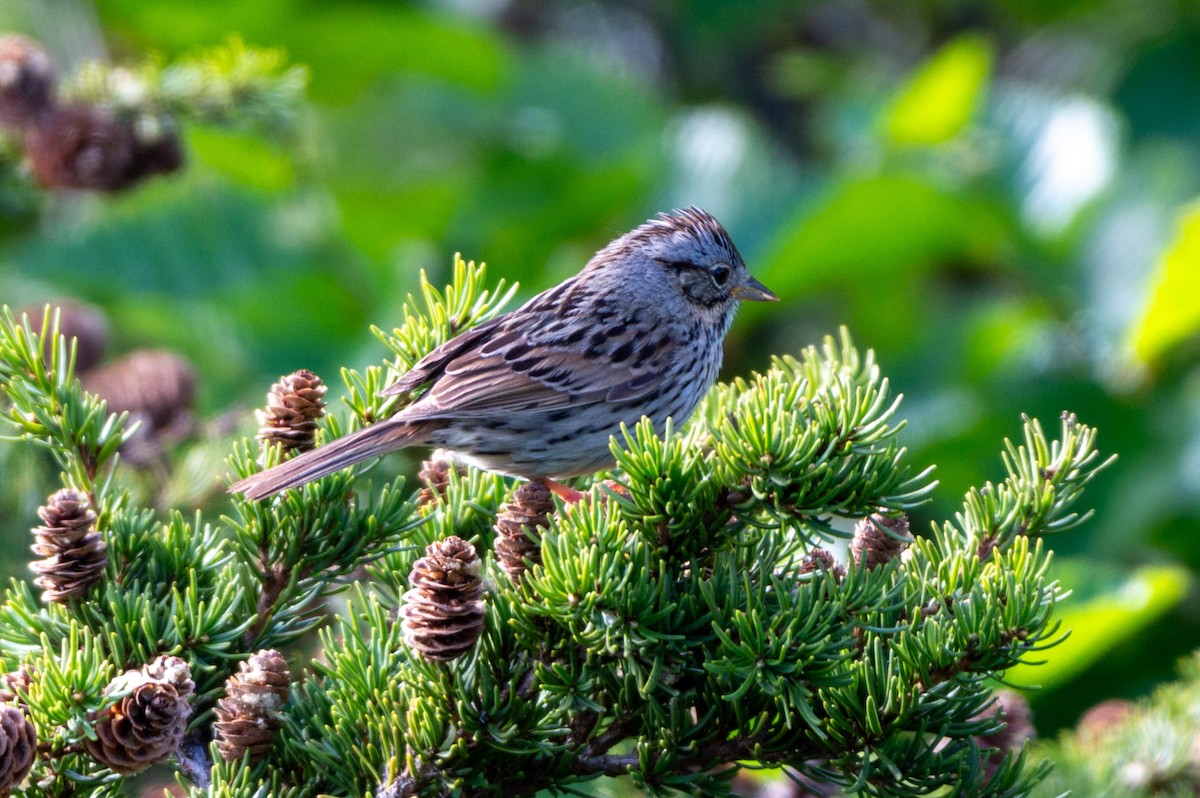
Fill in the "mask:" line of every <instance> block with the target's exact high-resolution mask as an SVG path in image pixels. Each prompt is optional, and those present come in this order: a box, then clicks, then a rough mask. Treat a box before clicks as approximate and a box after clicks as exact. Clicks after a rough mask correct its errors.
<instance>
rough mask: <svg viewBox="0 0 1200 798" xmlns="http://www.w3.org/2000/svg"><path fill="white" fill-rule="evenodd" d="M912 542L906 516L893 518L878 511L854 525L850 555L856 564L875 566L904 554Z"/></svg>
mask: <svg viewBox="0 0 1200 798" xmlns="http://www.w3.org/2000/svg"><path fill="white" fill-rule="evenodd" d="M911 541H912V537H911V536H910V535H909V533H908V518H907V517H906V516H904V515H900V516H896V517H894V518H891V517H888V516H884V515H880V514H879V513H874V514H873V515H870V516H867V517H866V518H864V519H863V520H861V521H859V522H858V525H857V526H855V527H854V539H853V540H851V541H850V556H851V557H852V558H853V559H854V564H855V565H858V566H865V567H867V568H871V569H874V568H878V567H880V566H881V565H883V564H884V563H886V562H888V561H889V560H891V559H893V558H895V557H898V556H900V554H901V552H903V551H904V550H905V549H907V548H908V544H909V543H910V542H911Z"/></svg>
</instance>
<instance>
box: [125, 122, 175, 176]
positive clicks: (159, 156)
mask: <svg viewBox="0 0 1200 798" xmlns="http://www.w3.org/2000/svg"><path fill="white" fill-rule="evenodd" d="M182 166H183V146H182V145H181V144H180V143H179V133H178V132H176V131H175V130H174V129H173V128H170V129H165V130H164V129H161V128H159V129H157V130H155V131H153V133H151V134H150V135H141V134H140V133H139V131H138V129H137V128H135V130H134V137H133V158H132V160H131V161H130V163H129V171H128V172H126V173H125V179H126V180H128V181H129V184H130V185H132V184H133V183H137V182H138V181H140V180H144V179H146V178H147V177H150V176H152V175H165V174H170V173H171V172H177V171H179V168H180V167H182Z"/></svg>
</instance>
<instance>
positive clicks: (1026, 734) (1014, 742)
mask: <svg viewBox="0 0 1200 798" xmlns="http://www.w3.org/2000/svg"><path fill="white" fill-rule="evenodd" d="M983 714H984V715H985V716H995V715H999V716H1000V719H1001V720H1003V721H1004V723H1005V726H1004V728H1003V729H1001V730H1000V731H998V732H996V733H995V734H989V735H981V736H978V737H976V738H975V742H977V743H978V744H979V747H980V748H992V749H995V750H993V751H992V752H991V753H989V754H988V755H987V758H986V759H985V760H984V764H983V767H984V770H986V771H987V773H988V774H989V775H990V774H992V773H995V772H996V768H998V767H999V766H1000V763H1001V762H1002V761H1003V760H1004V755H1005V754H1007V753H1008V752H1009V751H1012V752H1014V754H1015V752H1016V751H1019V750H1020V749H1021V747H1022V746H1024V745H1025V743H1026V742H1027V741H1029V740H1032V739H1033V738H1034V737H1035V736H1037V730H1036V729H1034V727H1033V713H1031V712H1030V711H1029V702H1028V701H1026V700H1025V697H1024V696H1023V695H1021V694H1020V693H1017V692H1014V691H1012V690H999V691H997V693H996V706H993V707H990V708H989V709H987V710H985V711H984V713H983Z"/></svg>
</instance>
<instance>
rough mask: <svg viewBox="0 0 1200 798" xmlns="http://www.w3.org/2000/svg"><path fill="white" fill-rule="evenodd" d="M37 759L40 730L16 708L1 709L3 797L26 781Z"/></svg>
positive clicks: (0, 789) (0, 792)
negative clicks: (38, 731)
mask: <svg viewBox="0 0 1200 798" xmlns="http://www.w3.org/2000/svg"><path fill="white" fill-rule="evenodd" d="M36 756H37V730H36V729H34V728H33V724H32V723H30V722H29V718H27V717H25V713H24V712H22V711H21V710H19V709H17V708H16V707H11V706H0V795H8V791H9V790H11V789H13V788H14V787H16V786H17V785H19V784H20V783H21V782H22V781H24V779H25V777H26V776H28V775H29V771H30V770H31V769H32V768H33V760H34V757H36Z"/></svg>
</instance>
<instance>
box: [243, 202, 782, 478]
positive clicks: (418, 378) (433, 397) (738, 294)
mask: <svg viewBox="0 0 1200 798" xmlns="http://www.w3.org/2000/svg"><path fill="white" fill-rule="evenodd" d="M744 300H748V301H758V302H765V301H776V300H778V297H777V296H776V295H775V294H774V293H772V292H771V291H770V290H769V289H768V288H767V287H766V286H765V285H763V284H762V283H760V282H759V281H758V280H756V279H754V277H752V276H751V275H750V272H749V271H748V270H747V268H746V264H745V262H744V261H743V260H742V256H741V255H740V254H739V253H738V250H737V247H736V246H734V243H733V240H732V239H731V238H730V237H729V234H728V233H727V232H726V231H725V229H724V228H723V227H722V226H721V224H720V223H719V222H718V221H717V220H716V219H715V218H713V216H712V215H711V214H709V213H707V212H706V211H703V210H701V209H699V208H697V207H695V206H689V207H687V208H684V209H682V210H674V211H671V212H670V213H660V214H658V215H657V216H656V217H655V218H653V219H650V220H649V221H647V222H645V223H644V224H642V225H640V226H638V227H636V228H635V229H633V230H631V231H630V232H628V233H626V234H624V235H622V236H620V237H618V238H616V239H614V240H613V241H612V242H610V243H609V244H608V245H607V246H605V247H604V248H603V249H601V250H600V251H599V252H597V253H596V254H595V255H594V256H593V257H592V258H591V260H589V261H588V263H587V264H586V265H585V266H584V268H583V269H582V270H581V271H580V272H579V273H578V274H576V275H574V276H573V277H570V278H568V279H566V280H564V281H563V282H561V283H559V284H558V285H556V286H554V287H552V288H549V289H547V290H546V291H543V292H542V293H540V294H538V295H537V296H535V297H533V298H532V299H530V300H529V301H528V302H526V303H525V304H524V305H522V306H521V307H519V308H516V309H515V310H512V311H509V312H508V313H505V314H503V315H500V316H497V317H496V318H494V319H492V320H490V321H488V322H485V323H483V324H480V325H478V326H476V327H473V328H471V329H469V330H466V331H464V332H462V333H460V334H459V335H457V336H455V337H454V338H451V339H450V340H448V341H446V342H445V343H444V344H442V345H441V346H438V347H437V348H436V349H434V350H433V351H432V352H430V353H429V354H428V355H426V356H425V357H424V358H422V359H421V360H420V361H418V362H417V363H416V364H415V365H414V366H413V367H412V368H411V369H410V370H409V371H408V372H407V373H405V374H404V375H402V376H401V377H400V378H399V379H398V380H396V381H395V382H394V383H393V384H391V385H390V386H389V387H387V388H385V389H384V390H383V391H382V392H381V393H382V394H384V395H416V394H417V392H421V393H420V394H419V395H418V396H417V398H416V399H415V400H414V401H412V402H411V403H410V404H408V405H407V406H405V407H403V408H402V409H401V410H399V411H398V412H397V413H395V414H394V415H392V416H390V417H388V418H386V419H384V420H381V421H378V422H375V423H374V424H370V425H367V426H365V427H362V428H361V429H359V430H357V431H355V432H352V433H350V434H349V435H346V436H344V437H341V438H337V439H335V440H332V441H330V442H329V443H326V444H325V445H323V446H320V447H317V448H316V449H313V450H311V451H308V452H304V453H303V454H300V455H298V456H297V457H295V458H293V459H290V460H287V461H285V462H283V463H281V464H279V465H276V466H274V467H272V468H269V469H267V470H265V471H262V472H259V473H257V474H253V475H251V476H249V477H247V478H245V479H243V480H241V481H239V482H236V483H234V484H233V485H232V486H230V488H229V491H230V492H231V493H237V494H242V495H244V496H245V497H246V498H248V499H251V500H254V499H262V498H265V497H268V496H271V495H273V494H276V493H279V492H280V491H283V490H286V489H288V488H294V487H297V486H299V485H302V484H304V483H306V482H310V481H312V480H314V479H318V478H320V477H323V476H326V475H328V474H331V473H333V472H335V471H338V470H341V469H342V468H345V467H347V466H350V465H353V464H355V463H359V462H361V461H364V460H367V459H370V458H373V457H377V456H379V455H382V454H384V453H386V452H390V451H393V450H396V449H402V448H405V447H408V446H414V445H430V446H434V447H439V448H444V449H448V450H450V451H451V452H452V453H453V454H454V455H455V457H456V459H458V460H460V461H462V462H465V463H468V464H471V465H475V466H478V467H480V468H483V469H485V470H488V471H495V472H500V473H502V474H506V475H509V476H515V477H521V478H525V479H528V480H543V481H545V482H546V483H547V484H548V485H549V486H550V487H551V488H552V489H553V490H555V492H556V493H558V494H559V495H560V496H563V497H564V498H566V499H568V500H571V498H572V497H578V496H579V495H580V494H578V493H577V492H574V491H571V490H570V489H569V488H566V487H565V486H563V485H561V484H560V483H559V482H558V480H561V479H565V478H569V477H572V476H578V475H581V474H590V473H594V472H597V471H601V470H603V469H605V468H607V467H610V466H611V465H612V464H613V462H614V457H613V455H612V452H611V450H610V448H609V440H610V438H611V436H613V435H614V434H615V433H618V432H619V431H620V429H621V425H622V424H627V425H630V426H632V425H634V424H636V423H637V422H638V421H639V420H641V418H642V417H648V418H649V419H650V420H651V422H652V423H653V424H654V426H655V428H656V429H661V428H662V425H663V424H664V423H665V422H666V419H667V418H668V417H670V418H673V419H674V421H675V423H682V422H683V421H684V420H686V419H687V417H688V416H689V415H691V413H692V411H693V410H695V409H696V406H697V405H698V404H699V403H700V400H701V399H702V398H703V397H704V395H705V394H706V393H707V392H708V389H709V388H710V387H712V385H713V383H714V382H716V379H717V374H718V372H719V371H720V368H721V360H722V353H723V342H724V338H725V334H726V333H727V332H728V331H729V327H730V324H731V323H732V322H733V317H734V313H735V312H736V311H737V309H738V306H739V305H740V304H741V302H742V301H744Z"/></svg>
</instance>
